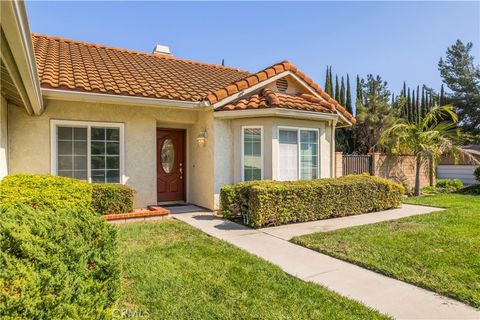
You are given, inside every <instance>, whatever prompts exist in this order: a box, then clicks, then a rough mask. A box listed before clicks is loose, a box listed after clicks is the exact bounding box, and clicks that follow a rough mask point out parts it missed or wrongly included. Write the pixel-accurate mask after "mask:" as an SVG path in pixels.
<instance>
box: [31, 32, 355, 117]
mask: <svg viewBox="0 0 480 320" xmlns="http://www.w3.org/2000/svg"><path fill="white" fill-rule="evenodd" d="M32 41H33V45H34V50H35V59H36V63H37V69H38V74H39V78H40V85H41V86H42V87H43V88H53V89H62V90H73V91H83V92H92V93H104V94H114V95H125V96H139V97H150V98H157V99H171V100H182V101H207V102H209V103H211V104H215V103H217V102H219V101H221V100H223V99H225V98H226V97H228V96H230V95H232V94H235V93H238V92H240V91H242V90H245V89H247V88H249V87H251V86H253V85H255V84H257V83H259V82H261V81H264V80H266V79H269V78H271V77H273V76H275V75H277V74H279V73H281V72H284V71H290V72H292V73H294V74H295V75H297V76H298V77H299V78H300V79H302V80H303V81H304V82H305V83H306V84H308V85H309V86H311V87H312V88H313V89H314V90H315V91H316V92H317V93H318V94H319V95H320V96H321V97H322V98H323V99H325V101H326V102H328V103H330V104H331V105H333V106H334V107H335V109H336V110H338V111H339V112H340V113H341V114H342V115H344V116H345V117H346V118H347V119H348V120H349V121H350V122H351V123H355V118H354V117H353V116H352V115H351V114H350V113H348V112H347V111H346V109H345V108H344V107H343V106H341V105H340V104H339V103H338V102H337V101H335V100H334V99H332V98H331V97H330V96H329V95H328V94H327V93H325V92H324V91H323V90H322V89H321V88H320V87H319V86H318V85H317V84H316V83H315V82H313V80H312V79H311V78H309V77H307V76H306V75H305V74H304V73H303V72H301V71H300V70H298V69H297V68H296V67H295V66H294V65H293V64H291V63H290V62H288V61H284V62H281V63H277V64H275V65H273V66H271V67H268V68H266V69H264V70H261V71H259V72H257V73H255V74H251V73H249V72H247V71H243V70H240V69H234V68H230V67H224V66H219V65H214V64H207V63H200V62H195V61H191V60H186V59H180V58H174V57H171V56H164V55H159V54H152V53H143V52H138V51H133V50H126V49H117V48H112V47H107V46H103V45H98V44H92V43H86V42H81V41H75V40H70V39H63V38H57V37H51V36H46V35H39V34H32Z"/></svg>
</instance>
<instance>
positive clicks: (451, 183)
mask: <svg viewBox="0 0 480 320" xmlns="http://www.w3.org/2000/svg"><path fill="white" fill-rule="evenodd" d="M436 187H437V188H445V189H455V190H457V189H460V188H462V187H463V183H462V181H461V180H460V179H438V180H437V184H436Z"/></svg>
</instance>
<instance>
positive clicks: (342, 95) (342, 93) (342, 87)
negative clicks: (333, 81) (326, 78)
mask: <svg viewBox="0 0 480 320" xmlns="http://www.w3.org/2000/svg"><path fill="white" fill-rule="evenodd" d="M346 100H347V99H346V97H345V81H343V77H342V81H341V84H340V101H339V102H340V104H341V105H342V106H345V102H346Z"/></svg>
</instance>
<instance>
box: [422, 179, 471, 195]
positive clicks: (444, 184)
mask: <svg viewBox="0 0 480 320" xmlns="http://www.w3.org/2000/svg"><path fill="white" fill-rule="evenodd" d="M461 188H463V183H462V181H461V180H460V179H438V180H437V184H436V185H435V186H428V187H424V188H422V193H423V194H430V195H431V194H439V193H450V192H455V191H457V190H459V189H461Z"/></svg>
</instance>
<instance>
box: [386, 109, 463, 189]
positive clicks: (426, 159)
mask: <svg viewBox="0 0 480 320" xmlns="http://www.w3.org/2000/svg"><path fill="white" fill-rule="evenodd" d="M457 121H458V117H457V115H456V114H455V112H454V111H453V106H451V105H446V106H439V107H435V108H433V109H432V110H430V111H429V112H428V113H427V114H426V115H425V117H424V118H423V119H422V121H420V122H413V121H407V120H405V119H398V120H397V121H396V123H395V124H393V125H392V126H391V127H389V128H388V129H387V130H385V131H384V132H383V133H382V135H381V137H380V141H379V144H380V145H381V146H382V147H384V148H386V150H387V151H388V152H389V153H391V154H394V155H398V154H412V155H414V156H415V160H416V161H415V195H416V196H418V195H420V170H421V166H422V164H426V163H430V166H432V163H436V162H437V161H438V159H439V158H440V157H441V156H442V155H443V154H451V155H452V156H453V157H454V158H455V159H456V158H458V156H459V155H460V153H461V152H462V151H461V149H460V147H459V145H460V142H461V136H460V131H459V130H458V129H457V128H456V123H457Z"/></svg>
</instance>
